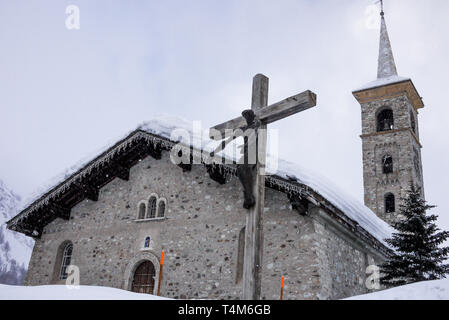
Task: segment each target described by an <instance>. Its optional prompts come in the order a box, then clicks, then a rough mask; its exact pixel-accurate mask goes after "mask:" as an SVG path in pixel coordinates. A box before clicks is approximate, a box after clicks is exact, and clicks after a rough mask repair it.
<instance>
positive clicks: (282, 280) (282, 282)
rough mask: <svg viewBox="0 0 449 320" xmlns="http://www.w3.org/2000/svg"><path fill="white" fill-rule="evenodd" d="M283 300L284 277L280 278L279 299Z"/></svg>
mask: <svg viewBox="0 0 449 320" xmlns="http://www.w3.org/2000/svg"><path fill="white" fill-rule="evenodd" d="M283 298H284V276H281V299H280V300H282V299H283Z"/></svg>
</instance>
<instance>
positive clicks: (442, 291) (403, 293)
mask: <svg viewBox="0 0 449 320" xmlns="http://www.w3.org/2000/svg"><path fill="white" fill-rule="evenodd" d="M345 300H449V279H443V280H434V281H424V282H417V283H413V284H409V285H406V286H401V287H396V288H393V289H388V290H383V291H378V292H374V293H370V294H365V295H362V296H355V297H351V298H348V299H345Z"/></svg>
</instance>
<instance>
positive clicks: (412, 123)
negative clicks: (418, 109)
mask: <svg viewBox="0 0 449 320" xmlns="http://www.w3.org/2000/svg"><path fill="white" fill-rule="evenodd" d="M410 126H411V127H412V130H413V132H414V133H416V120H415V115H414V114H413V111H410Z"/></svg>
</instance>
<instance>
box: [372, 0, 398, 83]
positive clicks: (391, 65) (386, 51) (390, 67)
mask: <svg viewBox="0 0 449 320" xmlns="http://www.w3.org/2000/svg"><path fill="white" fill-rule="evenodd" d="M380 2H381V7H382V9H381V12H380V16H381V18H380V43H379V60H378V67H377V79H382V78H388V77H391V76H397V75H398V72H397V70H396V64H395V62H394V57H393V50H392V49H391V43H390V37H389V36H388V31H387V24H386V23H385V13H384V9H383V1H382V0H381V1H380Z"/></svg>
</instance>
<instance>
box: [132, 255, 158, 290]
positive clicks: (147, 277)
mask: <svg viewBox="0 0 449 320" xmlns="http://www.w3.org/2000/svg"><path fill="white" fill-rule="evenodd" d="M155 275H156V272H155V269H154V265H153V263H152V262H151V261H144V262H142V263H141V264H140V265H139V266H138V267H137V268H136V271H135V272H134V277H133V283H132V288H131V291H133V292H138V293H148V294H153V291H154V277H155Z"/></svg>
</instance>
